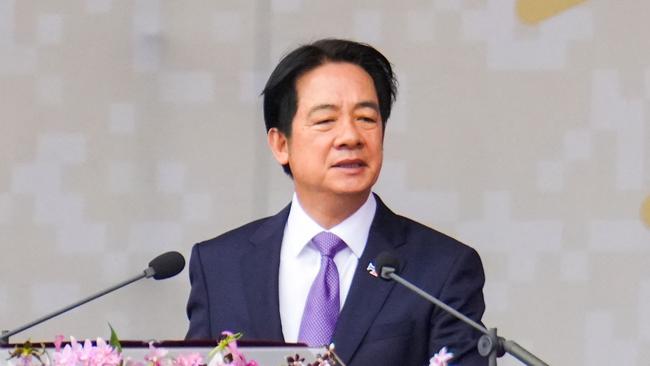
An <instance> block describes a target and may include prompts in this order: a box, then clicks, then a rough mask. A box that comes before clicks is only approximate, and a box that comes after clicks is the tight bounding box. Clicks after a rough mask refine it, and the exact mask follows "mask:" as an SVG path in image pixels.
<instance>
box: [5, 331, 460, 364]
mask: <svg viewBox="0 0 650 366" xmlns="http://www.w3.org/2000/svg"><path fill="white" fill-rule="evenodd" d="M109 326H110V325H109ZM222 336H223V337H222V339H221V340H220V341H219V343H218V345H217V346H216V347H215V348H214V349H213V350H212V351H211V352H210V353H209V354H208V356H207V362H206V360H204V359H203V357H202V356H201V355H200V354H198V353H187V354H179V355H176V356H174V357H172V356H171V355H170V354H169V351H168V350H166V349H164V348H157V347H155V346H154V344H153V342H151V343H149V351H148V352H147V353H146V354H145V356H144V359H143V360H134V359H131V358H130V357H124V356H123V354H122V346H121V345H120V341H119V339H118V337H117V335H116V333H115V331H114V330H113V328H112V327H111V338H110V340H109V341H108V342H106V341H105V340H104V339H102V338H97V339H96V341H95V343H94V344H93V342H91V341H90V340H88V339H86V340H85V341H84V342H83V343H81V342H78V341H77V340H76V339H75V338H74V337H70V342H69V343H68V344H66V345H65V346H63V342H64V340H65V338H64V337H63V336H61V335H59V336H57V337H56V338H55V340H54V353H53V355H52V357H50V356H49V355H48V353H47V352H46V350H45V345H43V344H40V345H39V346H35V345H33V344H32V343H31V342H30V341H27V342H25V343H24V344H23V345H21V346H16V348H14V350H13V351H11V352H10V353H9V356H10V357H9V359H8V360H9V363H8V365H10V366H206V365H207V366H260V365H259V364H258V363H257V362H256V361H255V360H247V359H246V357H245V356H244V354H243V353H242V352H241V351H240V350H239V349H238V348H237V340H238V339H240V338H241V337H242V334H241V333H232V332H227V331H226V332H223V333H222ZM453 356H454V355H453V354H452V353H450V352H448V350H447V348H446V347H443V348H442V349H441V350H440V351H439V352H438V353H436V354H435V355H434V356H433V357H432V358H431V359H430V360H429V366H449V361H450V360H451V359H452V358H453ZM286 361H287V366H345V364H344V363H343V362H342V361H341V360H340V359H339V357H338V356H337V355H336V353H335V352H334V345H330V347H328V348H327V349H326V350H325V352H324V353H323V354H322V355H320V354H319V355H318V356H317V357H316V360H315V361H314V362H312V363H305V359H304V358H303V357H301V356H300V355H298V354H295V355H291V356H288V357H287V358H286Z"/></svg>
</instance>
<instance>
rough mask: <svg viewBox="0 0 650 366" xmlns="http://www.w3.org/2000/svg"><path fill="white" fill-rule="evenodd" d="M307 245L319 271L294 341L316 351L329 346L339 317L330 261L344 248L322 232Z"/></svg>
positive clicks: (336, 283) (334, 274) (336, 273)
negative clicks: (316, 255)
mask: <svg viewBox="0 0 650 366" xmlns="http://www.w3.org/2000/svg"><path fill="white" fill-rule="evenodd" d="M311 242H312V243H313V244H314V246H315V247H316V249H318V251H319V252H320V254H321V258H320V271H318V275H317V276H316V279H315V280H314V283H312V285H311V289H310V290H309V296H308V297H307V303H306V304H305V311H304V312H303V313H302V322H301V323H300V333H299V335H298V341H300V342H304V343H307V345H309V346H312V347H319V346H323V345H328V344H329V343H330V340H331V339H332V334H334V328H335V327H336V319H337V318H338V317H339V309H340V306H341V304H340V300H339V271H338V270H337V269H336V264H335V263H334V260H333V258H334V256H335V255H336V253H338V252H339V251H341V250H342V249H344V248H345V247H346V245H345V242H344V241H343V240H341V238H339V237H338V236H336V235H334V234H332V233H328V232H326V231H323V232H322V233H320V234H318V235H316V236H314V238H313V239H312V240H311Z"/></svg>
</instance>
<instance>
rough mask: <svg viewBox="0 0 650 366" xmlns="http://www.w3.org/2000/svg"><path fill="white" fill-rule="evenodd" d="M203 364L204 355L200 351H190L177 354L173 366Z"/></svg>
mask: <svg viewBox="0 0 650 366" xmlns="http://www.w3.org/2000/svg"><path fill="white" fill-rule="evenodd" d="M202 364H203V357H201V355H200V354H198V353H189V354H186V355H179V356H177V357H176V358H175V359H174V361H173V362H172V365H173V366H199V365H202Z"/></svg>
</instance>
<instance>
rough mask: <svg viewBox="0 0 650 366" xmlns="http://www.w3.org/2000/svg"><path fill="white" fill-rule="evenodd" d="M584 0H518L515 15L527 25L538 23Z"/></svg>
mask: <svg viewBox="0 0 650 366" xmlns="http://www.w3.org/2000/svg"><path fill="white" fill-rule="evenodd" d="M582 2H585V0H518V1H517V15H519V19H521V21H522V22H524V23H527V24H535V23H539V22H541V21H542V20H546V19H548V18H550V17H552V16H554V15H556V14H558V13H561V12H563V11H564V10H566V9H568V8H570V7H572V6H575V5H578V4H580V3H582Z"/></svg>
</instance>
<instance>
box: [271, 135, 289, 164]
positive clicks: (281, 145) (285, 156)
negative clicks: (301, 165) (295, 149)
mask: <svg viewBox="0 0 650 366" xmlns="http://www.w3.org/2000/svg"><path fill="white" fill-rule="evenodd" d="M266 139H267V141H268V143H269V148H270V149H271V152H272V153H273V156H274V157H275V160H277V162H278V163H280V165H285V164H288V163H289V139H288V138H287V136H285V135H284V133H282V132H280V130H278V129H277V128H275V127H273V128H271V129H270V130H269V132H268V134H267V135H266Z"/></svg>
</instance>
